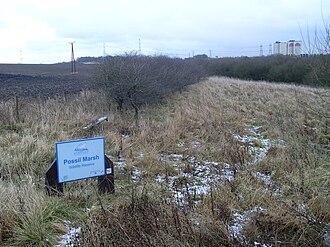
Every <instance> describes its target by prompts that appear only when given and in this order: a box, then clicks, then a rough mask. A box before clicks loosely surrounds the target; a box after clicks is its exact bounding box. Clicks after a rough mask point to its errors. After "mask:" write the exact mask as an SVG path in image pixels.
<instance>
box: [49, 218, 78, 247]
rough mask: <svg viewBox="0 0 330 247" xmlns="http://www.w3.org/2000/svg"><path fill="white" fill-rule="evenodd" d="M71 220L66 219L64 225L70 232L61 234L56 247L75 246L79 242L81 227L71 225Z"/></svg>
mask: <svg viewBox="0 0 330 247" xmlns="http://www.w3.org/2000/svg"><path fill="white" fill-rule="evenodd" d="M70 225H71V222H70V221H65V222H64V226H65V227H66V228H67V230H68V232H67V233H66V234H64V235H63V236H61V239H60V242H59V244H58V245H55V246H54V247H75V246H77V243H79V235H80V233H81V227H78V228H74V227H71V226H70Z"/></svg>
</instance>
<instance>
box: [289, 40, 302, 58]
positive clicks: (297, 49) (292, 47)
mask: <svg viewBox="0 0 330 247" xmlns="http://www.w3.org/2000/svg"><path fill="white" fill-rule="evenodd" d="M288 55H290V56H300V55H301V41H300V40H294V39H293V40H289V41H288Z"/></svg>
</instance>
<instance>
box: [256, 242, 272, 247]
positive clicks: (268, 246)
mask: <svg viewBox="0 0 330 247" xmlns="http://www.w3.org/2000/svg"><path fill="white" fill-rule="evenodd" d="M254 247H272V245H271V244H261V243H259V242H257V241H254Z"/></svg>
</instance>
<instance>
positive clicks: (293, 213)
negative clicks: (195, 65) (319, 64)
mask: <svg viewBox="0 0 330 247" xmlns="http://www.w3.org/2000/svg"><path fill="white" fill-rule="evenodd" d="M105 102H106V101H105V100H104V96H103V95H102V94H97V93H94V92H82V93H81V94H79V95H76V96H72V97H71V98H67V99H66V101H64V100H63V99H61V98H58V99H50V100H46V101H41V100H31V99H30V100H28V99H19V118H18V119H17V117H16V116H15V111H16V110H15V102H14V101H12V102H11V101H7V102H2V103H0V115H1V116H3V117H2V118H1V119H0V172H1V176H2V178H1V180H0V185H1V186H2V187H3V186H12V187H15V186H18V183H19V182H20V181H22V180H31V181H32V182H34V183H35V189H34V191H33V193H32V192H31V194H35V196H36V197H38V198H40V201H43V200H45V199H44V197H45V196H44V195H43V192H42V191H43V184H44V180H43V176H44V172H45V170H46V168H47V166H48V165H49V164H50V163H51V161H52V159H53V158H54V156H55V153H54V152H55V150H54V148H55V147H54V142H56V141H62V140H70V139H78V138H84V137H92V136H100V135H102V136H105V138H106V144H107V147H106V149H107V150H106V151H107V153H108V154H110V155H112V156H113V157H114V159H115V158H116V155H117V154H118V152H120V153H121V155H122V156H123V157H124V158H125V161H126V164H127V167H126V168H125V169H124V170H121V171H119V170H117V171H115V172H117V173H116V181H115V182H116V194H115V195H111V196H109V197H108V196H103V195H98V194H97V192H96V190H94V189H93V186H94V185H93V182H75V183H72V184H70V185H68V188H67V191H68V192H67V193H66V195H65V196H64V197H63V198H60V199H58V200H59V201H60V202H61V203H66V204H68V207H69V208H70V210H71V211H72V212H77V211H79V212H81V211H84V209H85V208H86V207H88V208H89V207H92V206H93V210H92V211H89V212H87V213H83V215H82V218H80V217H79V218H77V219H76V220H75V221H76V223H79V224H80V225H81V226H82V227H83V233H82V236H81V242H80V243H81V245H83V246H100V245H102V244H104V245H106V246H111V245H112V244H113V245H114V246H133V245H134V246H197V245H199V246H239V245H242V246H245V245H252V246H253V245H254V244H255V243H254V242H258V243H260V244H272V245H273V246H322V245H325V241H324V235H325V234H326V233H328V234H329V224H330V213H329V212H330V208H329V207H330V206H329V205H330V193H329V186H330V163H329V145H330V131H329V121H330V120H329V115H330V109H329V107H330V104H329V90H328V89H315V88H308V87H296V86H292V85H285V84H271V83H266V82H252V81H240V80H234V79H229V78H216V77H214V78H209V79H208V80H206V81H203V82H201V83H199V84H196V85H193V86H190V87H189V88H188V89H187V90H186V91H184V92H182V93H181V94H180V93H177V94H175V95H173V96H171V98H169V99H167V100H166V102H163V103H162V104H160V105H157V106H153V107H145V108H144V109H143V111H142V113H141V116H140V117H141V119H140V126H139V127H136V126H135V125H134V121H133V114H130V113H129V112H127V113H125V114H124V115H121V114H120V113H119V112H117V111H116V109H115V108H114V106H112V105H107V104H106V103H105ZM101 115H109V117H110V121H109V123H105V124H103V125H102V126H98V127H97V128H95V129H94V130H91V131H84V130H83V129H82V127H83V126H84V125H85V124H87V123H88V122H89V121H90V120H92V119H94V118H97V117H99V116H101ZM252 126H262V128H261V134H262V136H263V138H268V139H269V140H270V142H271V143H272V145H271V147H270V149H269V150H268V152H267V155H266V157H265V158H264V159H262V160H261V161H259V162H257V163H253V162H252V161H253V153H251V151H250V150H251V145H252V146H254V147H262V146H263V145H264V144H263V143H262V142H261V141H258V139H255V140H254V143H253V144H248V143H242V142H240V141H238V140H237V138H234V136H235V135H240V136H244V135H249V131H248V129H249V128H250V127H252ZM173 153H176V154H181V155H182V161H180V162H181V163H182V164H184V170H185V172H186V173H187V174H188V173H189V174H197V171H196V170H195V169H196V168H195V167H194V166H193V165H190V164H189V162H188V161H187V160H189V159H191V157H194V159H195V160H196V161H198V162H199V163H203V162H206V161H216V162H219V163H221V164H223V163H226V164H229V165H230V167H231V168H230V169H232V171H233V174H234V175H233V176H234V179H233V180H229V179H222V180H221V179H220V180H219V181H212V183H210V187H211V190H209V191H208V192H207V193H205V194H204V195H198V196H196V195H195V194H194V193H193V192H190V193H191V194H189V193H188V197H189V200H190V203H188V204H187V205H186V204H184V205H177V204H176V203H175V201H173V200H171V199H170V198H171V197H172V196H173V193H172V192H171V191H169V190H168V186H167V185H166V183H159V182H156V177H157V176H164V177H165V178H166V179H167V180H168V179H169V177H174V176H176V175H178V177H176V178H175V179H176V180H175V181H176V186H177V188H178V189H184V188H185V187H189V186H190V184H191V182H192V181H190V180H189V179H193V178H194V176H195V175H192V176H191V177H184V176H182V174H181V173H180V171H178V170H177V169H178V168H177V167H175V166H173V164H172V163H171V162H170V161H167V160H164V159H162V158H161V157H163V156H164V155H169V154H173ZM141 154H142V155H141ZM162 155H163V156H162ZM134 169H139V170H140V171H141V174H140V175H139V179H138V180H137V181H132V179H131V176H130V172H133V170H134ZM219 172H220V173H221V172H223V171H222V170H221V169H220V168H219ZM180 174H181V175H180ZM262 176H264V177H270V178H271V181H270V182H269V183H268V182H265V181H264V180H262V179H261V178H262ZM89 186H90V187H89ZM188 189H189V188H188ZM188 189H187V190H188ZM81 190H83V193H81ZM3 191H4V192H3V193H4V194H11V193H9V192H8V191H7V190H3ZM77 191H78V192H77ZM197 197H198V202H196V203H195V202H193V201H194V199H196V198H197ZM22 200H23V201H24V200H28V196H27V195H26V194H24V195H23V196H22ZM16 204H17V199H15V200H6V201H3V200H2V201H1V205H2V209H3V208H13V209H14V208H16V207H17V205H16ZM15 205H16V206H15ZM43 205H45V204H43ZM46 205H47V206H46V208H48V207H49V205H48V204H46ZM70 205H71V206H70ZM77 205H78V206H77ZM16 211H19V210H16ZM87 211H88V210H87ZM11 212H12V211H6V210H2V211H1V221H2V222H3V226H4V227H3V228H2V229H5V230H2V231H1V229H0V232H1V233H2V235H1V238H0V243H1V241H2V244H4V245H6V244H8V243H10V241H13V239H14V240H15V241H16V243H22V241H23V240H24V239H26V238H25V236H26V235H27V234H28V233H26V232H24V231H22V230H19V231H18V232H20V234H18V235H15V230H14V229H16V230H17V228H15V227H16V226H18V228H19V229H22V228H24V227H23V224H21V223H19V220H18V219H17V217H14V216H15V214H13V213H11ZM62 216H63V217H60V218H65V217H67V215H65V214H64V213H63V215H62ZM14 226H15V227H14ZM49 227H50V228H49V229H52V230H50V232H51V233H52V234H53V235H52V236H53V237H54V236H55V235H56V232H57V231H56V227H55V226H49ZM235 227H236V230H233V229H235ZM24 229H25V228H24ZM4 232H5V233H4ZM40 234H41V233H40ZM15 236H17V237H16V238H15ZM52 239H53V238H52ZM40 241H41V239H40ZM24 243H26V242H24ZM40 243H43V242H40ZM26 245H28V244H26ZM30 245H31V243H30Z"/></svg>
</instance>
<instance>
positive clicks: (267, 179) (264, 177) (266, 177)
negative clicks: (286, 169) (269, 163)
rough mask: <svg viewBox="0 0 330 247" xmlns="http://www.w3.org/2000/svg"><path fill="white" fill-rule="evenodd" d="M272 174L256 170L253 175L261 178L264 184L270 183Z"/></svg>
mask: <svg viewBox="0 0 330 247" xmlns="http://www.w3.org/2000/svg"><path fill="white" fill-rule="evenodd" d="M272 176H273V174H270V175H266V174H264V173H261V172H256V173H255V177H256V178H257V179H258V180H261V181H262V182H264V184H266V185H270V184H271V183H272Z"/></svg>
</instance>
